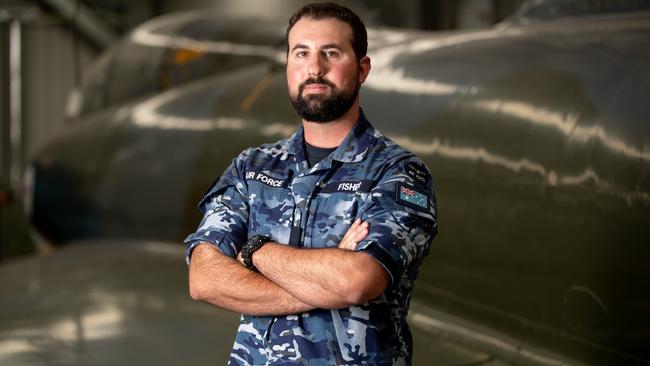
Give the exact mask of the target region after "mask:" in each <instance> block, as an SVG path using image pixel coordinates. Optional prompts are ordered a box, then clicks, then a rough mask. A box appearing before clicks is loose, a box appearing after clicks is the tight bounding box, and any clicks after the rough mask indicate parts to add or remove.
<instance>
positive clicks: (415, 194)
mask: <svg viewBox="0 0 650 366" xmlns="http://www.w3.org/2000/svg"><path fill="white" fill-rule="evenodd" d="M395 193H396V196H397V197H396V198H397V202H399V203H401V204H403V205H404V206H408V207H411V208H414V209H416V210H419V211H425V212H426V211H428V210H429V196H428V195H427V194H425V193H422V192H421V189H420V188H416V187H413V186H410V185H406V184H404V183H397V192H395Z"/></svg>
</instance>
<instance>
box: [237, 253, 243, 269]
mask: <svg viewBox="0 0 650 366" xmlns="http://www.w3.org/2000/svg"><path fill="white" fill-rule="evenodd" d="M237 262H239V263H241V265H242V266H243V265H244V258H242V256H241V252H239V253H237Z"/></svg>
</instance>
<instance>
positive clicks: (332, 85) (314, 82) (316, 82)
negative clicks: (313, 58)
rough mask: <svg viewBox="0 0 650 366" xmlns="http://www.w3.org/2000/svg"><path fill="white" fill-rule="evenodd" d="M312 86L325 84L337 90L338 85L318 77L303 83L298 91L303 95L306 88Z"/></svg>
mask: <svg viewBox="0 0 650 366" xmlns="http://www.w3.org/2000/svg"><path fill="white" fill-rule="evenodd" d="M310 84H324V85H327V86H329V87H330V88H332V89H336V85H334V84H333V83H332V82H331V81H328V80H325V79H323V78H322V77H321V76H318V77H315V78H309V79H307V80H305V81H304V82H302V83H301V84H300V86H299V88H298V91H299V92H300V93H301V94H302V91H303V90H304V89H305V86H306V85H310Z"/></svg>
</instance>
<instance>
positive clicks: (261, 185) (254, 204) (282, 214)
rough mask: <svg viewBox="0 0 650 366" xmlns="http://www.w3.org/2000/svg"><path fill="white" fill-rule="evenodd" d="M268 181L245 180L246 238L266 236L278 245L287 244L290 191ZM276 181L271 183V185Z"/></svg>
mask: <svg viewBox="0 0 650 366" xmlns="http://www.w3.org/2000/svg"><path fill="white" fill-rule="evenodd" d="M268 182H269V180H266V179H265V180H264V181H263V180H261V179H260V180H256V179H249V180H247V184H248V205H249V207H250V211H249V220H248V236H249V237H251V236H252V235H268V236H270V237H271V239H273V240H274V241H277V242H278V243H288V242H289V233H290V231H291V224H292V218H293V207H294V200H293V195H292V194H291V190H290V189H288V188H285V187H284V185H283V184H275V185H273V184H268ZM274 182H278V180H275V181H271V183H274Z"/></svg>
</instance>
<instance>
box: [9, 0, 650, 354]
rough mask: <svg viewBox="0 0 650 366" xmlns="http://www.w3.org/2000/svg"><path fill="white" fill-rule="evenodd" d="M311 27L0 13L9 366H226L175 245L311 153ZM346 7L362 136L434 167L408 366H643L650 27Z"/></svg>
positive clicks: (65, 7)
mask: <svg viewBox="0 0 650 366" xmlns="http://www.w3.org/2000/svg"><path fill="white" fill-rule="evenodd" d="M307 2H308V1H306V0H213V1H207V0H203V1H202V0H186V1H181V0H159V1H154V0H143V1H127V0H31V1H30V0H0V120H1V124H0V364H4V363H5V362H7V364H11V365H14V364H16V365H43V364H75V365H88V364H91V365H92V364H115V363H121V362H123V360H125V359H130V360H133V363H134V364H166V363H168V364H206V360H207V359H210V360H212V359H214V358H213V357H215V354H216V353H218V355H216V357H217V359H221V358H225V357H227V356H228V351H229V350H230V348H229V347H230V345H231V343H230V341H231V338H230V337H231V336H232V332H233V328H234V327H236V324H237V319H236V318H234V317H233V316H232V315H233V314H230V313H226V312H219V313H216V312H213V310H214V309H209V310H208V309H207V308H206V307H205V306H202V305H205V304H198V303H197V302H191V301H190V300H189V299H188V296H187V284H186V281H185V280H186V278H185V277H186V271H187V268H186V266H185V263H183V259H182V258H183V248H182V245H180V244H179V243H180V242H181V241H182V240H183V237H184V236H183V235H187V233H188V231H189V230H192V228H195V227H196V223H197V222H198V220H199V219H200V214H199V212H198V210H196V204H197V202H198V201H199V199H200V198H201V197H202V195H203V194H204V192H205V191H206V189H207V188H208V187H209V185H210V183H211V182H212V181H213V180H214V178H215V174H218V173H215V172H214V171H211V170H210V169H216V170H218V169H223V168H225V166H227V164H228V162H229V161H230V159H231V158H232V156H233V155H235V154H237V153H238V152H240V151H242V149H244V148H246V147H248V146H253V145H259V144H261V143H262V142H266V141H268V140H269V139H271V138H273V139H277V138H279V137H282V136H285V137H286V136H287V135H288V134H289V133H290V132H287V131H293V128H294V127H295V126H294V125H292V124H290V123H289V122H287V121H291V117H295V113H294V111H293V110H291V108H290V106H289V107H287V105H289V103H286V102H287V100H286V96H285V94H286V93H285V92H286V89H285V87H286V85H285V82H286V79H285V77H284V75H283V69H282V64H281V63H280V62H278V61H279V58H278V57H276V56H277V54H278V50H280V51H282V50H281V48H280V47H279V45H278V39H281V38H282V35H283V31H284V28H283V27H284V24H285V22H286V18H287V16H288V15H289V14H291V13H292V12H293V11H294V10H295V9H296V8H297V7H299V6H300V5H302V4H305V3H307ZM338 2H340V3H342V4H344V5H347V6H349V7H351V8H352V9H354V10H355V11H356V12H358V13H359V14H360V15H361V16H362V18H364V20H366V23H367V25H368V26H369V27H372V29H373V35H372V37H374V38H373V39H372V40H371V41H372V42H374V44H373V47H375V48H374V50H373V52H376V53H375V54H373V56H372V57H373V73H374V74H373V76H375V77H376V78H375V79H369V82H367V83H366V84H365V85H364V88H362V96H363V98H364V99H363V100H364V103H365V102H366V101H367V104H364V113H365V112H366V111H367V112H368V114H369V115H371V116H372V117H373V124H375V123H376V125H377V127H380V128H381V131H382V132H385V133H386V136H388V137H389V138H391V139H393V140H394V141H395V142H397V143H398V144H400V145H403V146H406V147H408V148H409V149H410V150H412V151H413V152H415V153H416V154H418V155H419V156H421V157H422V159H423V161H424V162H425V164H427V166H429V167H433V168H435V174H434V179H435V180H436V182H435V183H436V190H437V192H436V196H437V197H438V198H439V207H440V213H441V214H440V215H441V228H442V229H441V231H440V233H439V235H438V236H437V237H436V239H435V240H434V245H433V246H432V249H431V253H430V254H429V256H428V257H427V259H426V262H425V265H424V266H423V267H422V272H421V274H420V277H419V280H418V281H419V282H418V286H416V291H415V295H414V300H413V302H412V304H411V313H410V314H411V315H410V318H409V323H410V324H412V329H413V334H414V346H415V349H416V352H415V355H416V356H415V357H416V358H415V360H416V361H417V362H415V364H423V365H424V364H441V365H493V366H495V365H544V366H549V365H583V364H584V365H611V364H631V365H632V364H634V365H636V364H639V365H649V364H650V353H649V351H648V348H647V344H649V343H650V321H649V320H648V319H649V318H648V317H647V313H648V311H649V308H648V304H650V299H649V298H648V296H650V295H649V293H648V292H647V291H643V289H644V288H646V287H647V286H646V284H645V280H646V278H647V269H646V267H647V263H646V262H647V258H648V249H647V238H648V237H649V236H650V231H649V230H650V164H649V162H650V140H649V138H650V129H649V128H650V124H648V123H647V115H648V113H650V111H649V110H648V104H647V103H646V99H647V95H648V94H650V68H649V67H648V65H650V52H649V50H650V38H648V34H650V16H649V15H650V2H649V1H647V0H635V1H620V0H601V1H591V0H528V1H526V0H404V1H389V0H379V1H373V0H340V1H338ZM528 10H530V11H531V12H530V13H528V12H527V11H528ZM214 19H218V20H219V22H220V24H218V26H215V24H212V23H210V22H212V21H213V20H214ZM241 19H245V20H246V22H242V23H241V24H239V22H241ZM251 19H254V20H257V22H251ZM247 22H250V23H247ZM278 24H280V25H281V26H280V27H278ZM138 29H139V30H140V32H139V33H138ZM243 30H246V31H248V30H250V32H243ZM220 32H222V33H220ZM240 33H245V34H244V35H241V34H240ZM143 34H144V36H145V38H146V39H145V41H146V42H143V39H144V38H142V36H143ZM136 35H137V36H138V37H140V38H138V37H136ZM212 36H214V39H211V38H210V37H212ZM240 36H241V38H238V37H240ZM147 37H149V38H147ZM192 37H195V38H192ZM202 37H203V38H202ZM219 37H222V38H219ZM136 38H137V40H138V42H140V43H138V42H135V41H133V39H136ZM147 42H149V43H147ZM238 42H241V43H238ZM197 44H198V47H194V46H196V45H197ZM188 45H189V46H188ZM224 45H225V46H224ZM233 45H234V46H233ZM251 45H255V46H259V47H252V48H251V47H249V46H251ZM238 46H241V47H239V48H238ZM224 49H225V51H224ZM251 49H253V51H250V50H251ZM375 55H376V56H377V57H376V58H375ZM148 56H151V57H152V58H154V57H155V58H156V62H157V64H156V66H155V67H157V69H155V70H154V71H151V70H150V69H153V68H155V67H150V66H151V64H149V63H147V57H148ZM168 59H171V60H173V62H172V64H173V63H174V62H175V64H173V65H172V67H168V66H169V63H166V62H167V60H168ZM197 60H198V61H197ZM224 60H225V61H224ZM194 61H197V62H196V63H194V64H193V65H196V66H197V67H196V68H194V69H192V68H191V67H188V68H187V70H186V69H183V67H184V66H186V65H189V64H192V62H194ZM203 61H205V62H203ZM375 61H376V63H374V62H375ZM219 62H223V63H219ZM108 64H110V65H111V66H110V67H108V66H107V65H108ZM223 65H225V66H224V67H223V68H221V66H223ZM242 65H244V66H245V67H243V66H242ZM176 66H178V67H177V68H174V67H176ZM108 69H110V72H104V71H105V70H108ZM179 70H180V71H181V72H179ZM188 70H189V71H188ZM186 71H188V72H186ZM195 71H196V73H195V74H193V72H195ZM183 72H185V73H183ZM175 78H176V79H175ZM152 80H153V81H152ZM93 88H94V89H93ZM364 93H365V94H364ZM92 98H96V100H93V99H92ZM280 98H282V99H280ZM279 100H281V101H282V102H281V103H280V102H278V101H279ZM95 101H96V102H97V103H95ZM403 116H407V117H408V118H402V117H403ZM400 118H401V119H400ZM375 121H376V122H375ZM395 121H399V123H395ZM402 121H403V123H402ZM206 167H209V168H206ZM433 170H434V169H432V171H433ZM148 181H153V182H156V183H158V182H164V184H152V185H147V184H144V182H148ZM133 187H137V189H133ZM140 202H147V204H148V205H143V204H139V203H140ZM35 228H38V229H39V230H38V231H37V230H35ZM73 241H78V243H75V244H80V245H68V244H69V243H70V242H73ZM115 248H119V250H116V249H115ZM30 254H34V255H30ZM134 258H137V260H134ZM71 286H74V288H72V289H71ZM177 330H180V331H179V332H180V333H181V334H191V335H192V336H196V337H204V339H208V340H209V341H206V342H193V341H192V339H189V337H185V338H183V337H178V333H179V332H177ZM215 330H216V331H215ZM154 333H155V334H156V336H154V337H148V336H149V335H151V334H154ZM202 339H203V338H202ZM224 339H227V341H224ZM210 342H213V343H214V342H219V344H220V346H217V347H216V348H217V350H216V351H215V347H214V346H213V345H212V344H210ZM172 343H174V344H177V345H178V347H170V346H169V344H172ZM221 343H223V346H222V345H221ZM125 345H127V346H125ZM177 348H178V349H182V350H186V349H187V350H191V352H188V353H192V356H191V357H190V356H187V354H183V352H180V351H178V349H177ZM118 350H119V351H118ZM215 352H216V353H215Z"/></svg>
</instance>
